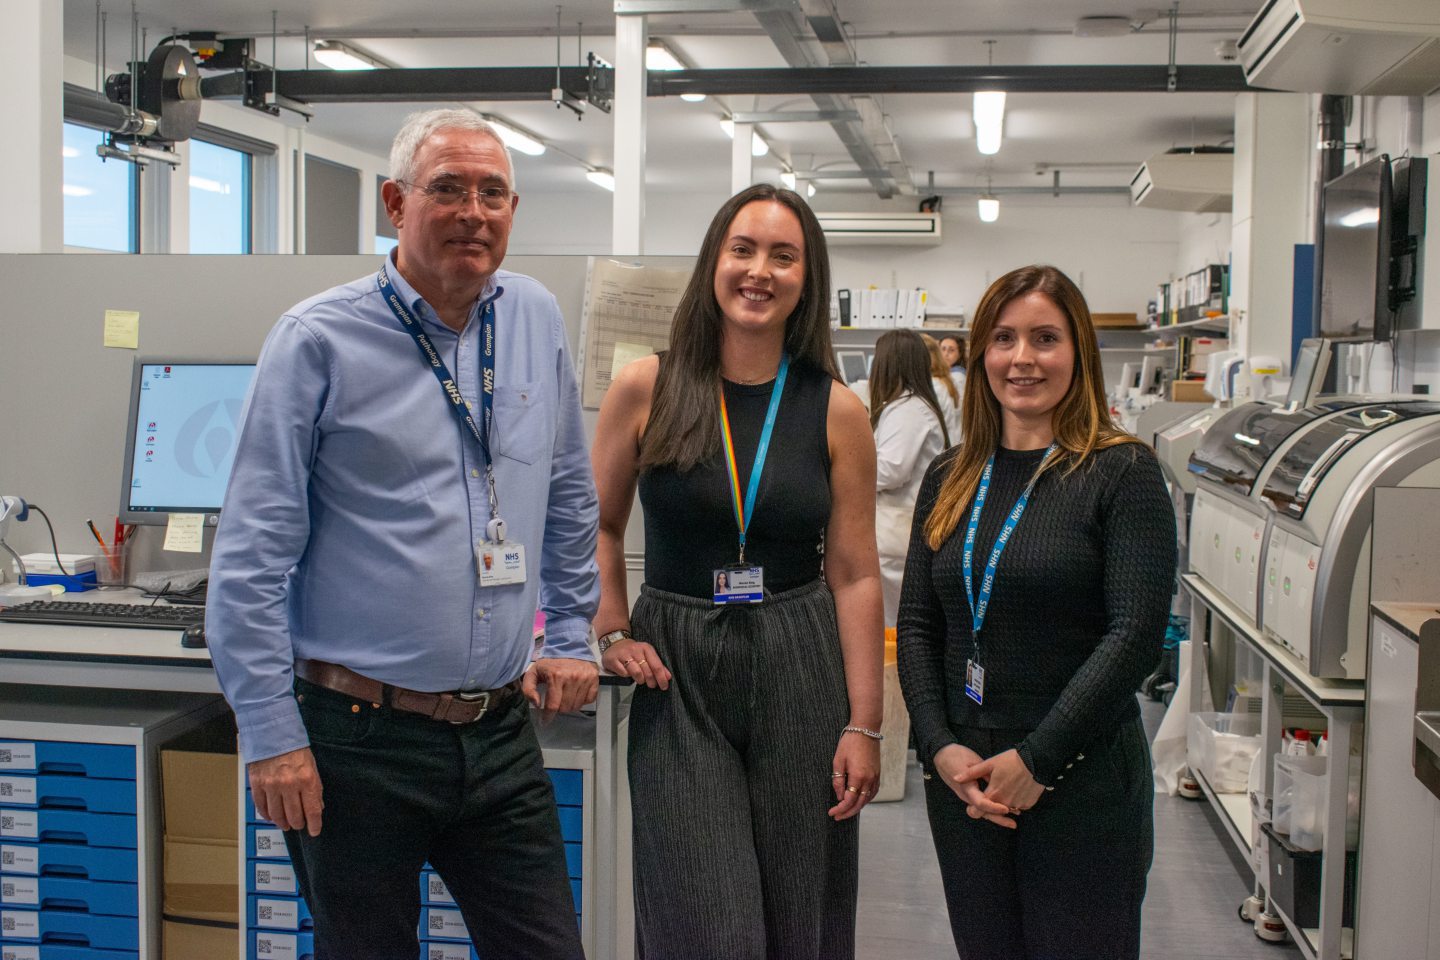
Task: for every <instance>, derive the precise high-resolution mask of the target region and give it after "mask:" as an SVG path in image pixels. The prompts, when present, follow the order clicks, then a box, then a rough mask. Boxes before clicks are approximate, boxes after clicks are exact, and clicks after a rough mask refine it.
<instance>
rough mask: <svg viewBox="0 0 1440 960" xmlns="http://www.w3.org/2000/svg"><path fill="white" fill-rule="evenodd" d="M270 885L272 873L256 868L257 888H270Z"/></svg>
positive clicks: (263, 868)
mask: <svg viewBox="0 0 1440 960" xmlns="http://www.w3.org/2000/svg"><path fill="white" fill-rule="evenodd" d="M269 885H270V871H269V870H267V869H266V868H265V867H256V868H255V886H257V887H262V886H269Z"/></svg>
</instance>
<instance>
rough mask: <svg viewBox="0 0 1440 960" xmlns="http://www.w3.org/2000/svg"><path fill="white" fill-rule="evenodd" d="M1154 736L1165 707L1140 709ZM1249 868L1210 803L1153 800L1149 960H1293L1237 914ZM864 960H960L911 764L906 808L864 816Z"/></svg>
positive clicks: (1146, 704) (1293, 953)
mask: <svg viewBox="0 0 1440 960" xmlns="http://www.w3.org/2000/svg"><path fill="white" fill-rule="evenodd" d="M1141 707H1142V711H1143V712H1144V714H1145V725H1146V728H1147V729H1148V730H1149V731H1150V732H1151V735H1152V736H1153V735H1154V731H1155V728H1156V727H1157V726H1158V725H1159V723H1160V717H1161V716H1162V715H1163V712H1164V708H1163V707H1162V706H1161V705H1160V704H1157V703H1151V702H1150V701H1148V700H1144V699H1143V698H1142V700H1141ZM1250 885H1251V881H1250V880H1249V879H1248V869H1247V868H1246V867H1245V866H1244V863H1243V861H1240V859H1239V855H1238V853H1236V852H1235V848H1234V845H1233V844H1232V843H1231V841H1230V838H1229V837H1228V836H1227V835H1226V834H1225V832H1224V829H1223V828H1222V827H1221V826H1220V823H1219V821H1218V820H1217V819H1216V815H1215V813H1214V812H1213V811H1212V810H1211V808H1210V805H1209V804H1208V803H1205V802H1204V801H1193V800H1183V799H1181V798H1179V797H1167V796H1156V798H1155V862H1154V866H1152V867H1151V869H1150V884H1149V890H1148V893H1147V895H1146V898H1145V908H1144V919H1143V927H1142V940H1141V943H1142V946H1141V956H1142V957H1143V958H1145V960H1161V958H1164V960H1252V958H1253V960H1294V958H1297V957H1300V956H1301V953H1300V951H1299V950H1298V949H1297V948H1296V947H1295V946H1293V945H1290V944H1286V945H1283V946H1282V945H1274V944H1268V943H1265V942H1263V941H1261V940H1259V939H1257V938H1256V936H1255V933H1254V930H1253V929H1252V928H1251V927H1250V925H1249V924H1245V923H1241V922H1240V920H1239V918H1238V917H1237V916H1236V915H1235V909H1236V907H1237V906H1239V904H1240V901H1241V900H1243V899H1245V897H1246V896H1247V895H1248V894H1249V893H1250ZM857 933H858V938H859V949H858V950H857V951H856V956H857V957H858V958H860V960H954V957H955V945H954V941H952V940H951V938H950V922H949V919H948V917H947V915H946V913H945V899H944V896H943V895H942V894H941V891H940V869H939V867H938V866H937V865H936V862H935V848H934V847H933V846H932V845H931V843H930V825H929V823H928V821H927V820H926V819H925V801H924V796H923V793H922V791H921V781H920V768H919V767H918V766H916V765H914V764H911V767H910V771H909V782H908V784H907V786H906V791H905V799H904V800H903V801H900V802H898V803H877V804H873V805H872V806H870V807H869V808H868V809H867V810H866V811H865V815H864V816H863V817H861V826H860V910H859V917H858V922H857Z"/></svg>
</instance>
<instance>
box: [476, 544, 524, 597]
mask: <svg viewBox="0 0 1440 960" xmlns="http://www.w3.org/2000/svg"><path fill="white" fill-rule="evenodd" d="M475 570H476V572H477V573H478V574H479V575H480V586H482V587H503V586H505V585H506V584H511V583H524V582H525V545H524V544H521V543H514V542H513V541H508V540H507V541H506V542H504V543H486V542H484V541H483V540H482V541H481V542H480V543H479V544H477V545H476V546H475Z"/></svg>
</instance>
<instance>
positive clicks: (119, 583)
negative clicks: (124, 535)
mask: <svg viewBox="0 0 1440 960" xmlns="http://www.w3.org/2000/svg"><path fill="white" fill-rule="evenodd" d="M129 577H130V543H129V541H125V542H123V543H119V544H115V543H109V544H106V545H105V546H104V547H102V548H101V549H100V552H99V559H98V560H97V561H96V563H95V579H96V581H97V582H98V583H99V584H100V586H102V587H123V586H126V585H127V584H129V582H130V580H129Z"/></svg>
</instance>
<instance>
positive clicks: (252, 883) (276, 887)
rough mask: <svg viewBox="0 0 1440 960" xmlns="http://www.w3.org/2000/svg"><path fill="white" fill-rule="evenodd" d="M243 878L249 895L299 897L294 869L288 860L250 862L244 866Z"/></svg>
mask: <svg viewBox="0 0 1440 960" xmlns="http://www.w3.org/2000/svg"><path fill="white" fill-rule="evenodd" d="M245 876H246V880H247V882H248V886H249V892H251V893H263V894H266V895H273V894H282V895H284V896H287V897H295V896H299V895H300V883H299V880H298V879H297V878H296V876H295V868H294V867H293V866H291V865H290V862H289V861H288V860H251V861H250V862H249V864H247V865H246V873H245Z"/></svg>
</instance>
